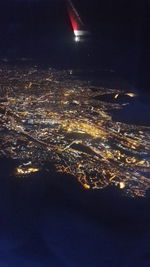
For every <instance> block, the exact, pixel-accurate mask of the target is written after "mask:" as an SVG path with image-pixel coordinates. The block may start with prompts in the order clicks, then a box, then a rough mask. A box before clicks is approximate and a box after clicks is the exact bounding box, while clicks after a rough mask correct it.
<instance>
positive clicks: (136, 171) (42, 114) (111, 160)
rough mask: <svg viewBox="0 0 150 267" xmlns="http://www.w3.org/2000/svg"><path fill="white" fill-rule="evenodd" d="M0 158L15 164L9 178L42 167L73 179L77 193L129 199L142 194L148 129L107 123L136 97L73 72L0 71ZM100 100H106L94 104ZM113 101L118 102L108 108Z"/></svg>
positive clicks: (148, 168) (148, 165)
mask: <svg viewBox="0 0 150 267" xmlns="http://www.w3.org/2000/svg"><path fill="white" fill-rule="evenodd" d="M0 78H1V97H0V102H1V107H0V154H1V157H3V156H7V157H11V158H13V159H18V160H19V162H20V165H19V166H18V168H16V169H15V170H14V173H15V175H16V178H19V177H22V176H23V177H24V178H26V177H30V175H31V173H34V172H38V171H39V170H40V169H41V168H42V167H43V165H44V162H45V161H49V162H51V163H53V165H54V166H55V169H56V171H57V172H62V173H68V174H71V175H73V176H74V177H76V179H77V180H78V181H79V183H80V184H81V185H82V186H83V188H85V189H89V190H91V189H101V188H104V187H106V186H108V185H113V186H117V187H118V188H120V189H122V190H123V192H124V193H126V194H129V195H130V196H144V195H145V193H146V191H147V190H148V189H149V188H150V177H149V173H150V161H149V151H150V134H149V131H150V128H149V127H144V126H136V125H131V124H125V123H121V122H117V121H113V120H112V116H111V112H112V110H119V109H121V108H122V106H124V105H127V104H128V103H127V102H128V101H127V100H126V101H125V102H123V103H122V102H121V103H120V101H119V97H120V96H122V97H124V98H125V99H127V98H129V99H130V98H132V97H133V98H134V97H136V95H135V94H134V93H133V92H130V91H128V90H124V91H123V90H118V89H115V88H114V89H111V88H100V87H98V86H94V85H92V82H89V81H80V79H77V78H75V77H74V72H73V70H66V71H57V70H54V69H51V68H49V69H44V70H42V69H40V68H38V67H37V66H34V67H30V68H29V67H28V68H26V67H22V68H19V67H15V66H14V67H12V66H11V67H10V66H9V65H7V64H5V65H3V64H2V65H1V66H0ZM104 95H108V96H109V98H111V101H104V100H103V101H102V100H101V96H104ZM116 100H118V101H116Z"/></svg>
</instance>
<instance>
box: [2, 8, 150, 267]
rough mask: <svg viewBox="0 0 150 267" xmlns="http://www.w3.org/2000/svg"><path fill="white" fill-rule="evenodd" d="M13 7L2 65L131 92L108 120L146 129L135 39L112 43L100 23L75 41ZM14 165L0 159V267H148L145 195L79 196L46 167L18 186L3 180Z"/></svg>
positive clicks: (149, 204) (148, 202)
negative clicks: (55, 72)
mask: <svg viewBox="0 0 150 267" xmlns="http://www.w3.org/2000/svg"><path fill="white" fill-rule="evenodd" d="M13 8H14V9H12V10H13V12H10V10H9V12H8V13H9V14H8V16H9V18H10V15H11V16H12V18H11V19H10V22H9V23H8V21H7V23H5V22H4V20H3V25H2V24H1V26H0V29H1V33H0V35H1V45H0V47H1V49H0V60H1V63H2V64H6V65H7V64H9V65H10V64H12V65H19V66H20V68H21V67H22V66H24V65H26V66H27V65H29V66H32V65H37V66H38V67H39V68H43V69H44V68H47V67H49V68H55V69H61V70H66V69H69V70H73V71H74V73H75V75H76V77H77V78H78V79H81V80H86V81H90V82H92V83H93V84H95V85H98V86H101V87H106V88H122V89H125V88H126V89H127V90H128V91H134V92H136V93H138V95H139V97H138V100H137V102H136V103H135V104H134V105H130V106H129V107H128V108H126V107H124V109H122V110H121V111H119V112H118V111H117V112H114V115H113V116H114V120H118V121H122V122H128V123H132V124H134V123H135V124H143V125H147V126H150V116H149V114H150V102H149V101H150V96H149V91H146V92H145V93H143V91H142V89H141V90H140V89H139V87H138V86H137V84H138V77H139V62H140V43H139V42H138V41H137V40H138V36H137V35H136V34H135V38H130V34H129V35H128V34H127V33H128V30H129V28H128V29H127V28H126V35H125V37H124V38H117V37H116V36H117V33H116V31H115V30H114V29H113V27H112V25H111V24H107V25H106V24H105V25H103V27H102V29H101V31H100V33H99V32H97V31H95V32H94V33H93V35H92V34H91V37H90V38H89V40H87V41H86V42H82V43H80V42H78V43H76V42H75V41H74V36H73V34H72V31H71V30H70V29H69V28H68V24H67V22H65V23H64V24H65V25H63V26H62V24H61V22H60V25H61V26H60V27H61V30H60V34H59V30H58V29H59V25H57V26H56V32H55V30H54V27H55V25H50V27H48V26H46V29H45V30H44V28H45V26H44V25H43V24H42V22H41V23H40V27H41V28H40V27H39V26H37V25H38V22H37V23H35V22H34V23H32V21H33V20H34V19H33V18H30V20H27V18H26V16H24V18H23V17H22V16H21V18H20V20H19V19H18V20H17V19H15V11H14V10H15V9H16V6H15V7H13ZM6 14H7V12H6V10H5V15H6ZM17 14H18V13H17ZM22 14H23V13H22ZM38 14H40V11H39V10H38ZM63 15H64V13H63ZM63 15H62V16H63ZM57 16H58V15H57ZM31 17H32V14H31ZM17 18H18V17H17ZM36 19H37V20H38V16H37V17H36ZM40 19H41V20H42V18H40ZM26 20H27V21H26ZM19 21H21V22H19ZM60 21H61V20H60ZM4 23H5V24H4ZM21 23H22V24H21ZM31 27H32V30H31ZM37 27H39V28H38V30H37ZM49 28H50V30H49ZM51 28H53V30H52V29H51ZM65 29H66V31H65ZM119 31H120V32H121V29H120V30H119ZM106 33H107V34H106ZM122 36H123V35H122ZM127 36H128V38H127ZM17 164H18V162H17V160H12V159H11V158H1V159H0V267H63V266H64V267H117V266H118V267H149V266H150V194H149V192H147V195H146V197H145V198H138V197H137V198H132V197H129V196H126V195H124V194H123V192H122V191H121V190H119V189H118V188H114V187H107V188H104V189H102V190H84V189H83V188H82V187H81V185H80V184H79V183H78V182H77V181H76V179H75V178H74V177H71V176H69V175H67V174H56V172H55V171H54V170H53V168H52V170H51V173H47V172H46V171H45V169H43V170H41V171H40V172H39V173H38V174H35V175H32V177H30V180H28V179H24V181H23V182H20V181H19V180H16V178H15V176H13V175H10V174H11V173H12V170H13V169H14V167H15V166H17Z"/></svg>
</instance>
